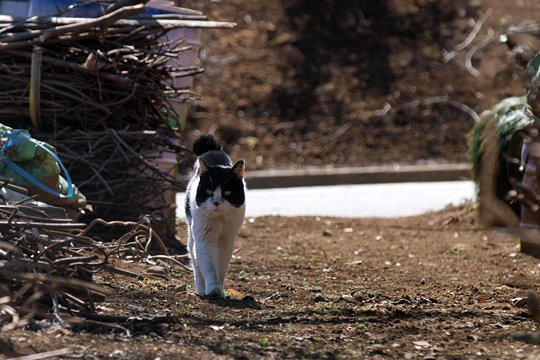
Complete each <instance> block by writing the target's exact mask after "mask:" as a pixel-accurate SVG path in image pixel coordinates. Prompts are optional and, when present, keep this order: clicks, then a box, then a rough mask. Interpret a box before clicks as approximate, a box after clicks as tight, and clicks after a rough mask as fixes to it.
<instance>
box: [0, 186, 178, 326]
mask: <svg viewBox="0 0 540 360" xmlns="http://www.w3.org/2000/svg"><path fill="white" fill-rule="evenodd" d="M5 186H6V184H5V183H3V185H2V188H5ZM50 209H51V207H48V206H44V204H37V203H34V202H32V201H31V199H30V198H28V199H27V200H23V201H19V202H15V203H13V202H9V203H8V202H7V201H5V200H4V199H3V198H0V238H1V240H0V331H4V330H9V329H13V328H15V327H18V326H23V325H25V324H27V322H28V321H29V320H30V319H32V318H34V317H39V318H49V319H53V318H54V319H57V320H59V321H61V322H62V321H64V317H63V315H62V314H65V313H66V311H68V312H69V314H71V315H70V316H73V315H77V314H79V315H80V314H82V313H84V314H86V313H89V312H91V311H92V309H93V304H94V302H95V301H99V300H102V299H103V298H104V296H106V295H109V294H110V292H109V290H108V289H106V288H103V287H101V286H98V285H96V284H95V283H94V282H92V275H93V274H94V273H96V272H99V271H101V270H106V271H110V272H115V273H123V274H127V275H130V274H129V272H126V271H125V270H120V269H117V268H115V267H114V266H112V265H111V264H110V263H109V259H110V258H111V257H113V256H116V257H121V258H126V257H129V258H130V259H131V260H132V261H133V260H139V261H140V260H147V261H151V258H152V257H151V256H150V255H149V253H150V250H151V249H152V248H153V247H154V248H155V247H157V248H158V250H159V251H161V252H162V253H164V255H160V256H161V257H163V258H168V253H167V249H166V248H165V245H164V243H163V241H162V240H161V238H160V237H159V235H157V234H156V233H155V232H154V231H153V229H152V227H151V225H150V221H149V220H148V219H147V218H145V219H142V220H141V221H139V222H118V221H117V222H106V221H104V220H102V219H95V220H94V221H92V223H90V224H89V225H85V224H81V223H76V222H74V221H72V220H69V219H67V218H66V217H62V216H57V217H51V212H50V211H48V210H50ZM53 210H54V209H53ZM52 213H53V214H54V213H55V212H54V211H53V212H52ZM97 226H101V227H119V228H121V229H122V235H121V236H119V237H116V238H114V239H103V240H99V241H98V240H96V239H95V238H93V237H92V235H91V234H92V231H93V230H94V228H95V227H97ZM105 240H107V241H105ZM172 260H174V259H172ZM176 262H177V261H176ZM131 275H133V274H131ZM51 310H52V311H51Z"/></svg>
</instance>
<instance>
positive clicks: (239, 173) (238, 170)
mask: <svg viewBox="0 0 540 360" xmlns="http://www.w3.org/2000/svg"><path fill="white" fill-rule="evenodd" d="M232 172H233V174H234V175H236V177H237V178H239V179H243V178H244V173H245V172H246V163H245V162H244V160H239V161H238V162H237V163H236V164H234V166H233V167H232Z"/></svg>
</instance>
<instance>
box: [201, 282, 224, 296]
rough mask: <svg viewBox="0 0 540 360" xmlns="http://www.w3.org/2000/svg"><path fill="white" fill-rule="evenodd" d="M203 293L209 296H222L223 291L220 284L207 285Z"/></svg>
mask: <svg viewBox="0 0 540 360" xmlns="http://www.w3.org/2000/svg"><path fill="white" fill-rule="evenodd" d="M205 295H206V296H210V297H220V298H224V297H225V292H224V291H223V288H222V287H221V286H217V285H216V286H209V287H207V288H206V291H205Z"/></svg>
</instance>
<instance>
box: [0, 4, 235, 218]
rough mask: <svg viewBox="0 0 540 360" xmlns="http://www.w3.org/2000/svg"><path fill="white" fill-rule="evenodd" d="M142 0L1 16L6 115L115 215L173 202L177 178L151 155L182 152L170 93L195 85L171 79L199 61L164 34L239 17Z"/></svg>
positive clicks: (101, 208)
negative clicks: (55, 153)
mask: <svg viewBox="0 0 540 360" xmlns="http://www.w3.org/2000/svg"><path fill="white" fill-rule="evenodd" d="M145 2H146V1H118V2H111V1H108V2H103V1H102V2H99V3H102V4H103V10H104V12H103V15H102V16H101V17H98V18H73V17H41V18H39V17H36V18H29V19H14V18H11V17H9V16H0V119H1V120H0V122H2V123H4V124H6V125H9V126H11V127H14V128H28V129H30V130H31V133H32V135H33V136H34V137H36V138H38V139H40V140H44V141H46V142H49V143H51V144H52V145H54V146H55V147H56V148H57V149H58V150H59V155H60V157H61V158H62V159H64V161H65V164H66V166H67V168H68V170H69V171H70V173H71V175H72V177H73V178H74V179H75V180H76V181H75V182H76V184H77V185H79V187H80V190H81V191H82V192H83V193H84V194H85V195H86V197H87V199H88V202H89V203H90V204H91V205H93V206H94V208H95V210H96V211H97V214H98V215H99V216H105V217H106V218H108V219H113V218H114V219H128V220H137V219H140V218H141V217H142V216H144V215H146V214H154V215H159V214H160V213H163V211H164V210H165V209H167V208H168V207H170V203H169V202H170V201H168V200H167V199H164V198H163V194H164V193H165V192H167V191H170V190H171V189H172V188H174V187H175V186H178V185H179V184H177V183H175V182H174V179H173V178H172V177H171V176H167V175H166V174H164V170H163V169H159V168H158V167H156V163H155V161H153V160H155V159H152V158H155V157H156V156H159V153H160V152H173V153H175V154H177V153H179V152H181V151H182V148H181V147H179V146H178V145H177V143H178V141H177V139H179V138H180V134H179V133H178V131H176V130H175V123H174V120H175V119H176V118H177V115H178V114H177V113H176V112H175V109H174V108H173V106H171V100H173V99H176V100H178V99H179V98H183V99H189V98H190V97H191V96H192V93H191V91H190V89H185V88H177V87H175V85H174V84H175V82H174V79H176V78H179V77H185V76H191V75H194V74H197V73H200V72H201V71H202V69H201V68H199V67H193V66H188V67H185V66H181V64H180V65H178V62H177V61H176V62H171V61H170V60H171V59H175V58H176V57H178V56H179V55H180V54H181V53H182V52H183V51H187V50H189V49H190V46H189V45H188V44H186V43H185V41H184V39H181V38H180V39H174V40H170V41H164V40H163V39H164V38H163V36H164V35H166V34H167V33H168V32H169V31H170V30H172V29H176V28H181V27H195V28H203V27H230V26H234V24H230V23H218V22H212V21H205V20H204V17H202V16H189V15H188V16H178V15H160V16H143V17H137V18H134V17H133V16H134V15H137V14H143V13H144V12H145V11H146V8H145V6H144V3H145ZM86 3H88V2H86ZM151 200H153V201H151Z"/></svg>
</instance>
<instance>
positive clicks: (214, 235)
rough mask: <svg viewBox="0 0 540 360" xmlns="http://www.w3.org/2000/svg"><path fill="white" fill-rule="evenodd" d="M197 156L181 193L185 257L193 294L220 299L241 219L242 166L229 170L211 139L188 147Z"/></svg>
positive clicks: (204, 137)
mask: <svg viewBox="0 0 540 360" xmlns="http://www.w3.org/2000/svg"><path fill="white" fill-rule="evenodd" d="M193 152H194V153H195V155H197V156H198V158H197V161H196V162H195V166H194V169H193V176H192V178H191V180H190V182H189V184H188V187H187V190H186V204H185V205H186V218H187V221H188V251H189V255H190V257H191V261H192V264H193V274H194V276H195V291H196V293H197V295H201V296H219V297H224V296H225V293H224V288H223V286H224V282H225V275H226V273H227V269H228V268H229V262H230V260H231V256H232V253H233V250H234V240H235V238H236V236H237V235H238V231H239V230H240V226H241V225H242V222H243V220H244V215H245V209H246V205H245V190H246V189H245V182H244V172H245V163H244V161H243V160H240V161H238V162H237V163H236V164H234V165H233V164H232V162H231V159H230V157H229V156H228V155H227V154H226V153H225V152H224V151H223V150H222V149H221V146H220V145H219V144H218V143H217V141H216V139H215V138H214V137H213V136H212V135H202V136H200V137H199V138H197V140H195V142H194V144H193Z"/></svg>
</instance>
